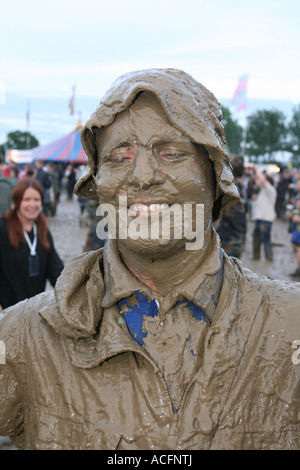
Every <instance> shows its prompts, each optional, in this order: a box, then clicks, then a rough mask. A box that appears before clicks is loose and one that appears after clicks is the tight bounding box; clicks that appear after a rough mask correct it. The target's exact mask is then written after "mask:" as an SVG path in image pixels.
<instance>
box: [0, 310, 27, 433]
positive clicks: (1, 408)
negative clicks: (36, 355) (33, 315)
mask: <svg viewBox="0 0 300 470" xmlns="http://www.w3.org/2000/svg"><path fill="white" fill-rule="evenodd" d="M25 303H26V302H21V303H20V304H19V306H18V307H11V308H9V309H7V310H4V312H3V313H4V315H3V313H2V315H1V317H0V435H2V436H9V437H12V438H13V437H17V436H19V435H20V434H21V433H22V431H23V413H22V394H21V387H20V382H21V380H20V362H22V361H20V356H22V353H21V351H20V343H21V342H20V331H21V328H22V323H23V322H22V318H21V314H22V312H23V305H24V304H25Z"/></svg>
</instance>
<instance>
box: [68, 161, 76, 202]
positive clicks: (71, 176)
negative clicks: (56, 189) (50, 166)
mask: <svg viewBox="0 0 300 470" xmlns="http://www.w3.org/2000/svg"><path fill="white" fill-rule="evenodd" d="M66 176H67V193H68V201H72V199H73V191H74V186H75V184H76V179H77V178H76V171H75V169H74V167H73V166H71V165H70V167H69V168H68V169H67V175H66Z"/></svg>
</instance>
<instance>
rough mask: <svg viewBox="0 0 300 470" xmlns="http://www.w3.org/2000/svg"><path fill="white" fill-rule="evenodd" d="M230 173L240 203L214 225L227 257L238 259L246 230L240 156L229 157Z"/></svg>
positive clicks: (226, 212)
mask: <svg viewBox="0 0 300 470" xmlns="http://www.w3.org/2000/svg"><path fill="white" fill-rule="evenodd" d="M231 164H232V172H233V176H234V177H235V184H236V186H237V188H238V191H239V194H240V201H239V202H238V203H237V204H235V205H233V206H231V207H229V208H228V209H226V210H224V211H223V213H222V216H221V218H220V219H219V220H218V222H217V223H216V225H215V228H216V230H217V232H218V234H219V237H220V240H221V244H222V248H223V250H224V251H225V252H226V253H227V254H228V256H234V257H236V258H240V257H241V255H242V251H243V246H244V243H245V237H246V229H247V219H246V213H247V192H246V189H245V186H244V184H243V181H242V177H243V175H244V171H245V167H244V159H243V157H242V156H241V155H232V156H231Z"/></svg>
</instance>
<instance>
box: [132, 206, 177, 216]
mask: <svg viewBox="0 0 300 470" xmlns="http://www.w3.org/2000/svg"><path fill="white" fill-rule="evenodd" d="M169 207H170V206H169V204H166V203H163V204H139V203H136V204H132V205H131V206H130V207H129V209H128V215H131V216H135V215H137V212H139V213H140V215H148V214H149V213H157V212H163V211H164V210H166V209H169Z"/></svg>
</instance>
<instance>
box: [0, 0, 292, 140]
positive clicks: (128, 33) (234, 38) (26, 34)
mask: <svg viewBox="0 0 300 470" xmlns="http://www.w3.org/2000/svg"><path fill="white" fill-rule="evenodd" d="M299 52H300V2H299V0H244V1H243V0H180V1H179V0H140V1H138V0H106V1H103V0H82V1H79V0H47V1H46V2H41V1H40V0H26V1H23V0H15V1H14V2H11V1H10V0H9V1H8V0H1V10H0V83H1V85H0V86H1V87H2V88H1V89H2V90H3V87H4V88H5V90H6V95H8V93H10V92H14V93H15V92H18V93H20V94H22V96H23V97H27V98H28V99H30V98H31V97H34V96H41V97H51V96H53V97H58V96H61V97H64V96H66V97H67V96H68V97H69V96H70V95H71V91H72V87H73V85H76V95H77V96H94V97H97V102H98V101H99V99H100V98H101V97H102V96H103V94H104V93H105V91H106V89H107V88H108V87H109V86H110V84H111V83H112V81H113V80H115V79H116V78H117V77H118V76H119V75H121V74H123V73H126V72H128V71H131V70H137V69H141V68H148V67H175V68H180V69H183V70H185V71H186V72H188V73H190V74H191V75H193V76H194V78H196V79H197V80H198V81H200V82H201V83H203V84H204V85H205V86H206V87H207V88H208V89H209V90H210V91H212V92H213V93H214V94H215V95H216V97H217V98H218V99H222V98H231V97H232V96H233V93H234V90H235V87H236V85H237V82H238V79H239V77H240V76H241V75H243V74H245V73H247V74H249V80H248V97H249V98H268V99H287V100H292V101H293V102H294V103H295V104H298V103H299V101H300V80H299V79H300V53H299ZM0 93H1V90H0ZM2 98H3V92H2ZM0 100H1V96H0ZM3 101H4V100H3V99H2V102H3ZM0 106H2V107H3V106H4V107H5V104H2V105H0ZM3 113H4V114H5V108H2V109H1V116H2V122H3ZM0 125H1V122H0ZM0 134H1V130H0Z"/></svg>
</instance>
